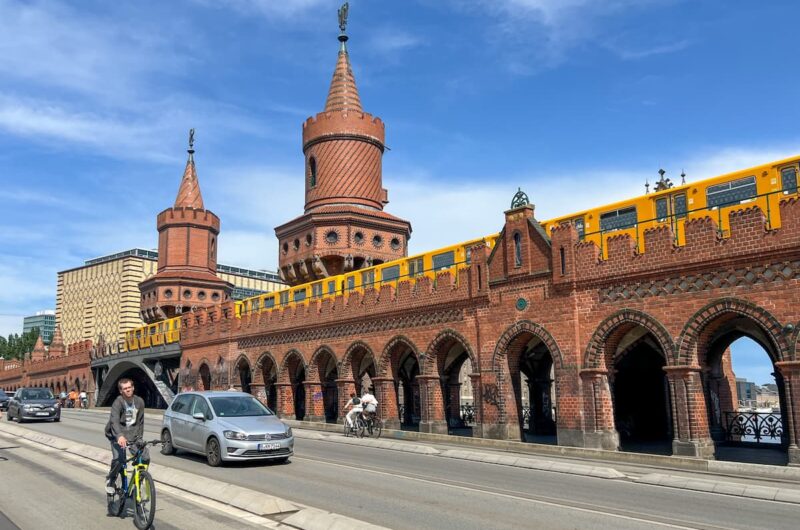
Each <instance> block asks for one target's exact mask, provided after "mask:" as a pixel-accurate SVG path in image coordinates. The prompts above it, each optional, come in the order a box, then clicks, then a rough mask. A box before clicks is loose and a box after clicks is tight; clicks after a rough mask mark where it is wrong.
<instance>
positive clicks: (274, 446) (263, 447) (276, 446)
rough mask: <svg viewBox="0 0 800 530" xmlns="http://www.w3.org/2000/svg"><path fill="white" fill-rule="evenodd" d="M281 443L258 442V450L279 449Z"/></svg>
mask: <svg viewBox="0 0 800 530" xmlns="http://www.w3.org/2000/svg"><path fill="white" fill-rule="evenodd" d="M280 448H281V444H258V450H259V451H274V450H275V449H280Z"/></svg>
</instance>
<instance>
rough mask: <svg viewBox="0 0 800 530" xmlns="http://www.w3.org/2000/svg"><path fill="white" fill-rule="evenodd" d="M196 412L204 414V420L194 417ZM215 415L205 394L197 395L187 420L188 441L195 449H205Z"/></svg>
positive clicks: (191, 447)
mask: <svg viewBox="0 0 800 530" xmlns="http://www.w3.org/2000/svg"><path fill="white" fill-rule="evenodd" d="M195 414H202V415H203V418H204V419H203V420H198V419H196V418H194V415H195ZM212 418H213V416H212V415H211V407H210V406H209V405H208V402H207V401H206V398H204V397H203V396H195V397H194V401H193V402H192V408H191V414H189V419H188V420H187V421H188V423H187V435H186V438H187V443H189V444H191V445H190V449H192V450H194V451H201V452H202V451H205V448H206V440H207V439H208V434H209V431H210V429H209V422H210V421H211V419H212Z"/></svg>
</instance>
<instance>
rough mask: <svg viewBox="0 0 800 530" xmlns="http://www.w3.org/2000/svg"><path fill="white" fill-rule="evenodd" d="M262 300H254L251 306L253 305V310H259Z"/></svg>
mask: <svg viewBox="0 0 800 530" xmlns="http://www.w3.org/2000/svg"><path fill="white" fill-rule="evenodd" d="M260 302H261V300H259V299H258V298H256V299H255V300H253V302H252V305H251V306H250V307H252V310H253V311H258V308H259V307H260ZM248 309H249V308H248Z"/></svg>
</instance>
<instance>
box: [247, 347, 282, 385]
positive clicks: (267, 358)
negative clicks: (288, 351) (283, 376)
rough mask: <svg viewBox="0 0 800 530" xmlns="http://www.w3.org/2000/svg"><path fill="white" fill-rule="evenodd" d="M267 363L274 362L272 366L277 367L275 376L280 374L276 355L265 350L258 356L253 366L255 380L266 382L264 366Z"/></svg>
mask: <svg viewBox="0 0 800 530" xmlns="http://www.w3.org/2000/svg"><path fill="white" fill-rule="evenodd" d="M265 363H266V365H267V366H269V363H272V366H273V367H274V368H275V376H276V377H277V375H278V363H277V362H275V357H274V356H273V355H272V353H271V352H269V351H265V352H263V353H262V354H261V355H259V356H258V359H256V362H255V365H254V366H253V381H255V382H257V383H264V382H265V381H264V366H265Z"/></svg>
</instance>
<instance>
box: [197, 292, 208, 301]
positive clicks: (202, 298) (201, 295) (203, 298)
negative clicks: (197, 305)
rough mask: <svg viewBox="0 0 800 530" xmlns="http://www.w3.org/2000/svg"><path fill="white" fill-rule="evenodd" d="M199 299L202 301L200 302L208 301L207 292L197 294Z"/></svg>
mask: <svg viewBox="0 0 800 530" xmlns="http://www.w3.org/2000/svg"><path fill="white" fill-rule="evenodd" d="M197 298H198V299H200V300H205V299H206V292H205V291H200V292H199V293H197Z"/></svg>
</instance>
